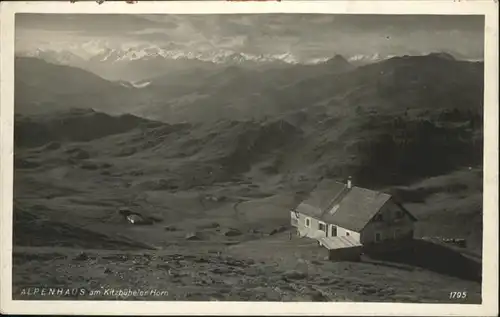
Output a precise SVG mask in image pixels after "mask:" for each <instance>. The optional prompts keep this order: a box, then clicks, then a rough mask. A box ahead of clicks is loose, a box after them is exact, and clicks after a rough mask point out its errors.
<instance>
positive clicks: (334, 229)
mask: <svg viewBox="0 0 500 317" xmlns="http://www.w3.org/2000/svg"><path fill="white" fill-rule="evenodd" d="M331 230H332V237H336V236H337V226H335V225H332V227H331Z"/></svg>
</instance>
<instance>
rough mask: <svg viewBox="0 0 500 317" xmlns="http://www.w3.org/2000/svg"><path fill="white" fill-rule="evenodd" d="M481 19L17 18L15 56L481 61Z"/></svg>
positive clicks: (299, 16)
mask: <svg viewBox="0 0 500 317" xmlns="http://www.w3.org/2000/svg"><path fill="white" fill-rule="evenodd" d="M483 29H484V21H483V17H481V16H409V15H405V16H403V15H400V16H394V15H393V16H391V15H338V14H337V15H330V14H329V15H326V14H259V15H256V14H254V15H251V14H246V15H241V14H240V15H232V14H230V15H164V14H162V15H159V14H158V15H118V14H115V15H108V14H106V15H104V14H99V15H83V14H82V15H71V14H67V15H66V14H65V15H51V14H20V15H18V16H16V50H17V51H18V52H33V51H35V50H37V49H42V50H44V49H51V50H55V51H68V52H71V53H72V54H75V55H77V56H79V57H81V58H85V59H89V58H92V57H94V56H96V55H102V54H105V53H106V52H109V51H112V50H120V51H127V50H132V51H135V50H144V49H146V50H150V51H162V52H164V53H163V54H165V55H166V56H170V57H171V58H175V57H178V56H188V55H189V54H190V55H191V56H193V57H194V58H199V59H204V60H212V59H214V58H220V56H225V55H231V54H240V55H241V56H244V57H245V56H246V57H247V58H248V59H259V58H268V59H269V58H271V59H279V60H283V61H286V62H299V63H307V62H314V61H317V60H324V59H325V58H329V57H332V56H334V55H335V54H342V55H343V56H345V57H346V58H347V59H350V60H351V61H363V60H373V59H380V58H385V57H388V56H393V55H404V54H410V55H420V54H427V53H429V52H435V51H445V52H450V53H452V54H453V55H455V56H457V57H459V58H462V59H475V60H477V59H482V56H483V46H484V45H483V41H484V39H483V37H484V36H483V35H484V31H483Z"/></svg>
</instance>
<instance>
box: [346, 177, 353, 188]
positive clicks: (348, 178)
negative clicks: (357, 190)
mask: <svg viewBox="0 0 500 317" xmlns="http://www.w3.org/2000/svg"><path fill="white" fill-rule="evenodd" d="M351 188H352V178H351V176H349V177H347V189H351Z"/></svg>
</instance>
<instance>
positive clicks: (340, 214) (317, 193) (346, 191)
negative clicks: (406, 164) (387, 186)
mask: <svg viewBox="0 0 500 317" xmlns="http://www.w3.org/2000/svg"><path fill="white" fill-rule="evenodd" d="M390 199H391V195H389V194H386V193H382V192H378V191H374V190H370V189H366V188H362V187H357V186H352V187H351V188H347V185H346V184H343V183H339V182H335V183H333V184H328V185H327V186H325V185H321V184H320V186H318V187H317V188H316V189H315V190H314V191H313V192H311V193H310V195H309V197H308V198H307V199H306V200H304V201H303V202H301V203H300V204H299V205H298V206H297V208H296V211H297V212H299V213H302V214H305V215H308V216H311V217H313V218H316V219H319V220H322V221H324V222H326V223H330V224H335V225H338V226H340V227H343V228H346V229H349V230H352V231H355V232H360V231H361V230H362V229H363V228H364V227H365V226H366V224H368V222H369V221H370V220H371V219H372V218H373V216H375V214H377V213H378V211H379V210H380V209H381V208H382V207H383V206H384V205H385V203H386V202H387V201H389V200H390ZM398 206H399V205H398ZM403 211H404V212H406V213H408V212H407V211H406V210H405V209H404V208H403ZM410 217H412V219H414V217H413V216H412V215H411V214H410Z"/></svg>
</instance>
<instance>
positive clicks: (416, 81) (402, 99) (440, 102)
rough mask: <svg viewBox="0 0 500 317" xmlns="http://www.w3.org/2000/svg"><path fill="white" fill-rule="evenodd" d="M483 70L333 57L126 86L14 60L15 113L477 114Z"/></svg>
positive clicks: (420, 59) (443, 59)
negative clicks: (350, 110)
mask: <svg viewBox="0 0 500 317" xmlns="http://www.w3.org/2000/svg"><path fill="white" fill-rule="evenodd" d="M483 65H484V64H483V63H482V62H464V61H460V60H456V59H454V58H453V57H452V56H450V55H447V54H442V53H437V54H429V55H426V56H401V57H393V58H390V59H388V60H384V61H381V62H378V63H373V64H369V65H365V66H360V67H356V66H354V65H352V64H351V63H349V62H348V61H347V60H346V59H345V58H344V57H342V56H340V55H337V56H334V57H333V58H332V59H329V60H327V61H325V62H323V63H319V64H315V65H301V64H294V65H289V64H287V65H286V66H284V67H276V68H265V67H264V68H246V67H241V66H236V65H226V66H225V67H213V68H211V67H208V68H203V67H191V68H186V69H185V70H184V71H180V70H179V71H177V72H175V73H171V74H168V75H162V76H160V77H154V78H150V79H147V80H145V81H138V82H134V83H128V82H124V81H122V82H114V81H108V80H105V79H103V78H100V77H98V76H96V75H94V74H93V73H91V72H88V71H84V70H81V69H78V68H74V67H70V66H61V65H55V64H51V63H47V62H44V61H42V60H39V59H36V58H17V59H16V111H19V112H21V113H22V112H30V111H32V110H40V111H52V110H57V109H58V110H62V109H67V108H69V109H70V108H89V107H91V108H94V109H97V110H99V111H104V112H109V113H114V114H119V113H133V114H135V115H139V116H143V117H146V118H151V119H154V120H162V121H167V122H171V123H175V122H183V121H213V120H218V119H221V118H226V119H238V120H246V119H248V118H257V117H263V116H270V115H271V116H274V115H278V114H282V113H286V112H288V111H295V110H298V109H304V108H308V107H327V108H329V109H342V108H343V107H357V108H359V109H360V111H366V110H369V109H373V110H377V109H381V108H387V109H392V110H394V111H396V110H397V111H401V110H404V109H425V108H432V107H436V106H438V107H441V108H445V109H447V108H460V109H469V108H471V109H476V110H475V111H477V110H478V109H480V106H481V104H482V101H481V96H482V87H483V86H482V80H483V79H482V77H483V69H482V68H483Z"/></svg>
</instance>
